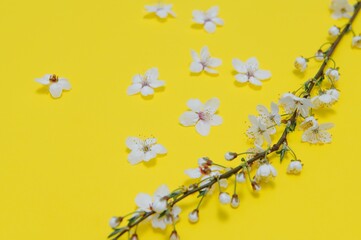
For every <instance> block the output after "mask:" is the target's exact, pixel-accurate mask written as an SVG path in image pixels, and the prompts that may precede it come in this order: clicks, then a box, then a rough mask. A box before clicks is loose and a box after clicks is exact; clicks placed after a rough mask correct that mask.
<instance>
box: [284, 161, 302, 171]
mask: <svg viewBox="0 0 361 240" xmlns="http://www.w3.org/2000/svg"><path fill="white" fill-rule="evenodd" d="M301 171H302V163H301V161H300V160H292V161H291V162H290V164H288V167H287V173H288V174H299V173H300V172H301Z"/></svg>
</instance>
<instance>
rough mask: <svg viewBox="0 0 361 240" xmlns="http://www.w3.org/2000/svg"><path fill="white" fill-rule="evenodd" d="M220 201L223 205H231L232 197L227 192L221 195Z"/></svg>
mask: <svg viewBox="0 0 361 240" xmlns="http://www.w3.org/2000/svg"><path fill="white" fill-rule="evenodd" d="M218 199H219V202H220V203H222V204H229V203H230V202H231V196H230V195H229V194H228V193H227V192H221V193H219V196H218Z"/></svg>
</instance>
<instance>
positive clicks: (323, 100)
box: [311, 89, 340, 109]
mask: <svg viewBox="0 0 361 240" xmlns="http://www.w3.org/2000/svg"><path fill="white" fill-rule="evenodd" d="M339 96H340V93H339V91H337V90H336V89H329V90H326V91H322V92H321V93H320V94H319V95H317V96H314V97H313V98H312V99H311V102H312V105H313V107H314V108H316V109H317V108H322V107H330V106H332V105H333V104H334V103H335V102H337V101H338V99H339Z"/></svg>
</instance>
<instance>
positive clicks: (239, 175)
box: [236, 172, 246, 183]
mask: <svg viewBox="0 0 361 240" xmlns="http://www.w3.org/2000/svg"><path fill="white" fill-rule="evenodd" d="M236 181H237V182H238V183H244V182H246V177H245V176H244V172H239V173H237V175H236Z"/></svg>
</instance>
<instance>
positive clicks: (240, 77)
mask: <svg viewBox="0 0 361 240" xmlns="http://www.w3.org/2000/svg"><path fill="white" fill-rule="evenodd" d="M232 64H233V67H234V68H235V70H236V71H237V72H238V74H237V75H236V80H237V81H238V82H240V83H246V82H250V83H251V84H253V85H255V86H261V85H262V82H261V81H262V80H265V79H269V78H270V77H271V76H272V74H271V72H270V71H268V70H261V69H259V67H258V60H257V58H255V57H252V58H250V59H248V60H247V61H246V63H243V62H242V61H241V60H239V59H237V58H234V59H233V61H232Z"/></svg>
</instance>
